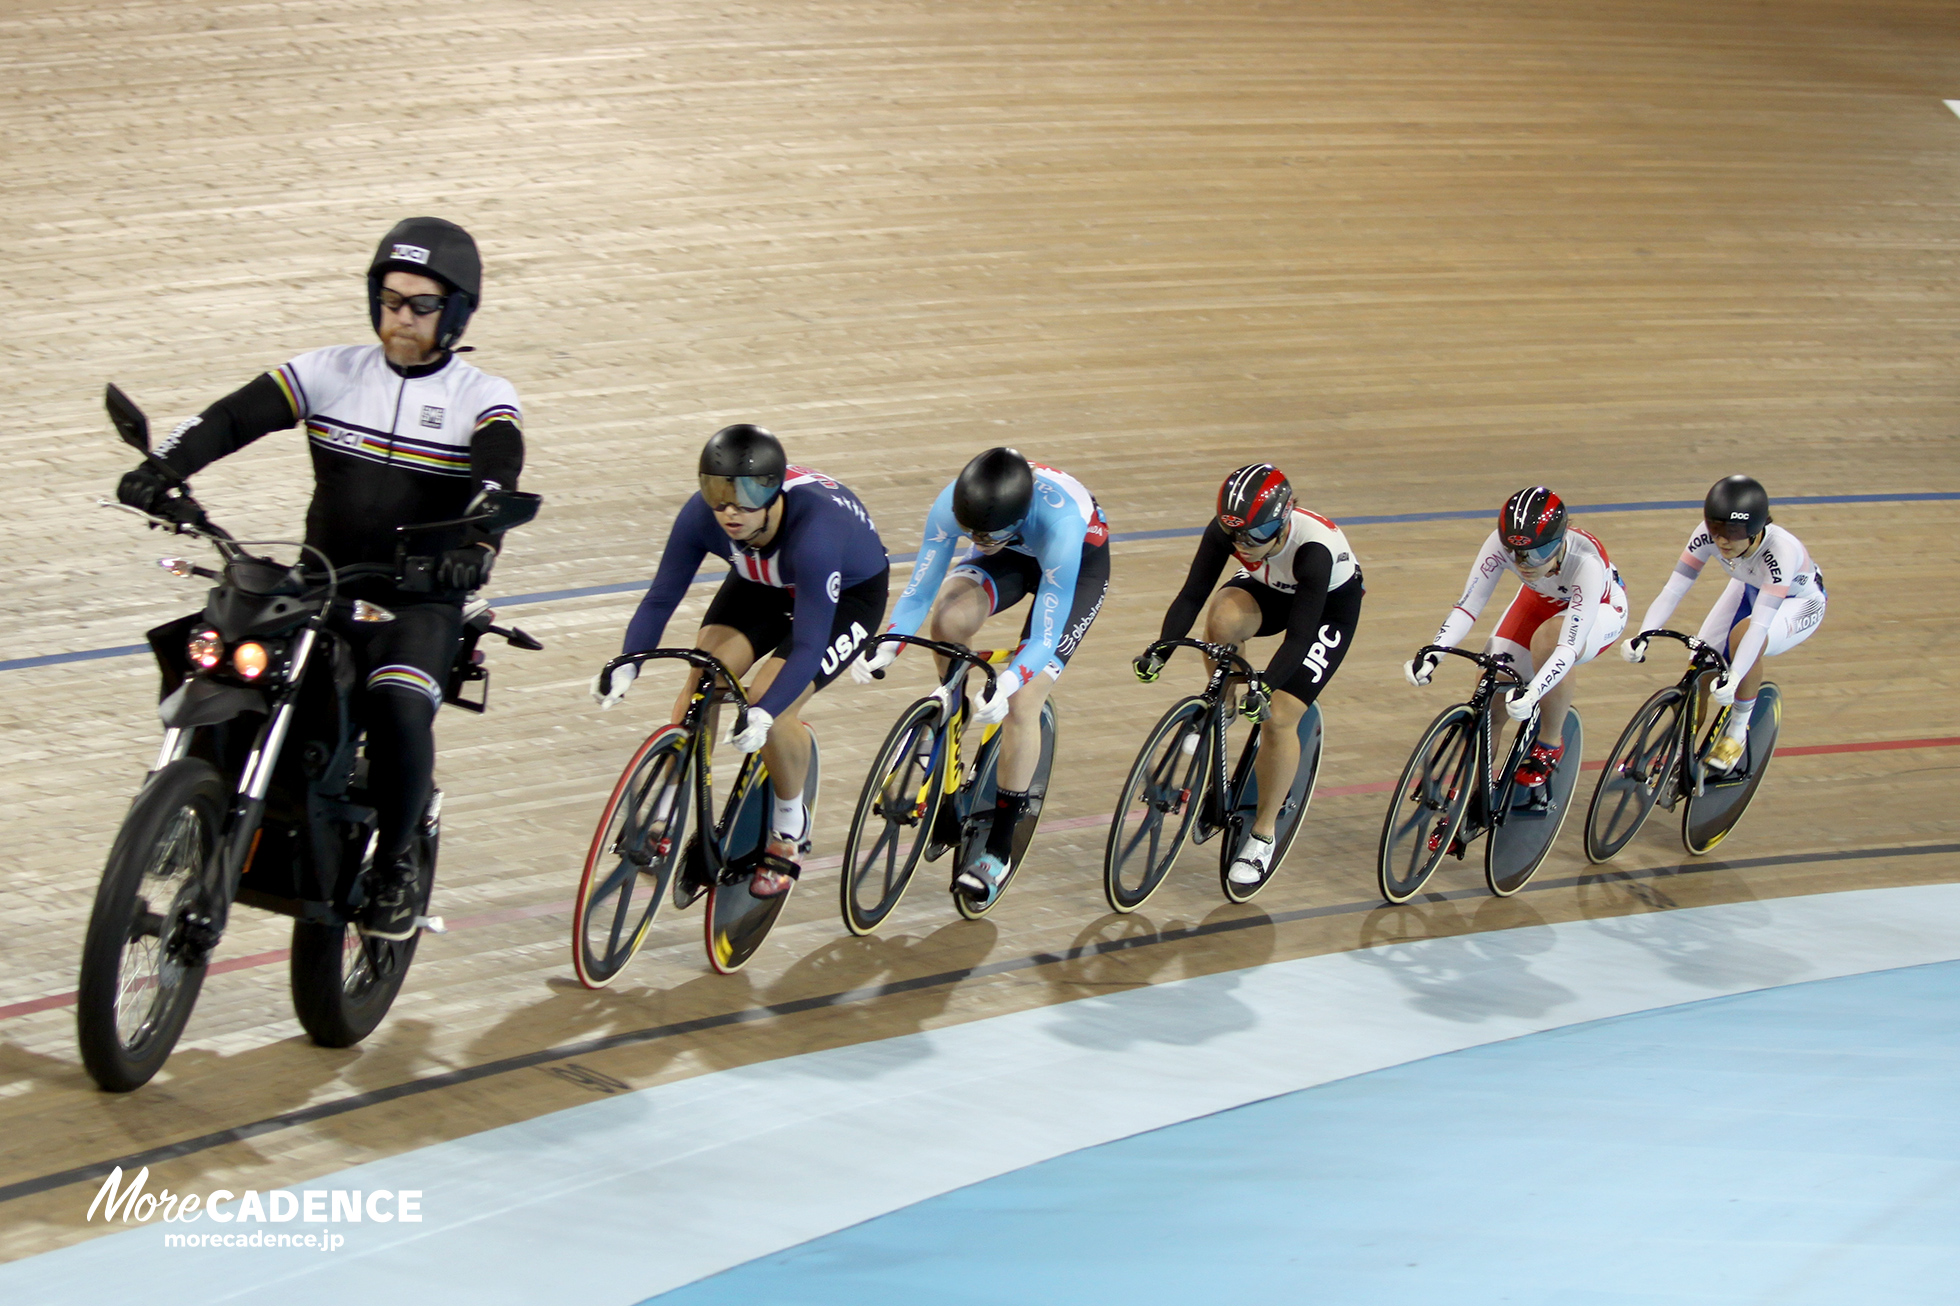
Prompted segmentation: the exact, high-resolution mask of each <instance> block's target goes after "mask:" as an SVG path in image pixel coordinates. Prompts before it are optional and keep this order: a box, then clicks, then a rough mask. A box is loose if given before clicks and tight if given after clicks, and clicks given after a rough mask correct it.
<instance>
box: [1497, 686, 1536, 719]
mask: <svg viewBox="0 0 1960 1306" xmlns="http://www.w3.org/2000/svg"><path fill="white" fill-rule="evenodd" d="M1537 706H1538V691H1537V690H1535V689H1533V688H1532V687H1531V686H1530V685H1520V686H1519V687H1518V688H1516V689H1514V690H1512V691H1511V692H1510V693H1508V694H1506V695H1505V696H1504V714H1505V715H1506V716H1508V717H1510V718H1511V719H1512V720H1513V721H1529V720H1531V714H1532V712H1533V710H1534V709H1536V708H1537Z"/></svg>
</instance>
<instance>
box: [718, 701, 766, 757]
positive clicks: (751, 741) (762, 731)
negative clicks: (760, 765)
mask: <svg viewBox="0 0 1960 1306" xmlns="http://www.w3.org/2000/svg"><path fill="white" fill-rule="evenodd" d="M775 724H776V718H775V717H772V716H770V715H769V714H768V713H767V712H764V711H763V710H762V709H761V708H759V707H752V708H750V709H749V711H748V716H747V717H746V718H745V719H744V720H743V722H742V728H741V729H740V730H738V731H736V732H735V733H734V734H732V735H730V736H729V737H728V746H729V747H730V748H733V749H734V750H735V751H736V752H738V753H742V754H748V753H753V752H755V751H757V750H758V749H760V748H761V747H762V746H763V745H764V744H765V743H767V742H769V727H770V726H773V725H775Z"/></svg>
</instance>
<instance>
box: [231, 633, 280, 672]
mask: <svg viewBox="0 0 1960 1306" xmlns="http://www.w3.org/2000/svg"><path fill="white" fill-rule="evenodd" d="M271 661H272V658H271V656H270V655H269V654H267V652H266V651H265V645H263V644H260V643H257V642H256V641H253V640H247V641H246V642H245V643H243V644H240V645H239V646H238V647H237V648H235V649H233V650H232V654H231V669H232V670H233V671H236V672H237V673H238V678H239V679H240V680H257V679H258V678H259V677H260V676H262V675H264V674H265V669H266V667H267V666H268V665H269V664H270V663H271Z"/></svg>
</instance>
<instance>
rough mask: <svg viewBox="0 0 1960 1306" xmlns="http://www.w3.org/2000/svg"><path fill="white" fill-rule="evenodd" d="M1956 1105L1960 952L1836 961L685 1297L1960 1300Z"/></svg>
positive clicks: (1046, 1169) (1216, 1121) (887, 1224)
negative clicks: (1888, 966)
mask: <svg viewBox="0 0 1960 1306" xmlns="http://www.w3.org/2000/svg"><path fill="white" fill-rule="evenodd" d="M1956 1102H1960V963H1956V962H1947V963H1940V964H1934V965H1926V966H1918V967H1913V968H1910V969H1904V970H1894V971H1881V972H1877V973H1872V974H1864V975H1854V976H1850V977H1847V978H1841V979H1830V980H1819V981H1815V982H1811V983H1804V984H1796V985H1791V986H1788V987H1782V988H1774V989H1767V990H1761V991H1757V992H1751V993H1744V994H1740V995H1737V996H1733V997H1723V998H1714V999H1710V1000H1707V1001H1703V1002H1695V1003H1690V1004H1687V1005H1684V1006H1675V1007H1667V1008H1662V1009H1659V1010H1655V1011H1648V1012H1642V1013H1638V1014H1634V1015H1628V1016H1620V1017H1615V1018H1613V1019H1609V1020H1601V1021H1595V1022H1592V1023H1589V1024H1584V1025H1575V1026H1569V1027H1566V1028H1563V1029H1557V1030H1551V1031H1548V1032H1544V1033H1538V1034H1532V1035H1528V1036H1525V1037H1522V1038H1516V1039H1512V1040H1509V1041H1506V1042H1501V1043H1493V1044H1488V1045H1485V1046H1481V1047H1474V1048H1469V1049H1466V1050H1463V1051H1460V1052H1453V1053H1449V1054H1447V1055H1444V1056H1438V1057H1432V1058H1429V1059H1427V1060H1423V1061H1417V1062H1413V1063H1410V1064H1407V1065H1401V1066H1396V1067H1393V1068H1390V1069H1385V1070H1380V1071H1376V1072H1374V1073H1371V1074H1366V1075H1360V1076H1357V1077H1354V1078H1351V1079H1346V1080H1342V1081H1339V1082H1336V1083H1331V1084H1326V1085H1322V1086H1320V1087H1316V1088H1310V1089H1304V1090H1301V1091H1299V1092H1294V1093H1289V1094H1286V1095H1283V1096H1280V1097H1275V1098H1269V1099H1267V1100H1265V1101H1261V1102H1255V1103H1252V1104H1250V1105H1247V1106H1243V1107H1239V1108H1236V1109H1234V1110H1229V1111H1224V1112H1220V1113H1218V1114H1215V1115H1210V1116H1206V1117H1203V1118H1201V1119H1197V1120H1192V1121H1189V1122H1186V1123H1183V1124H1178V1125H1172V1126H1170V1127H1167V1128H1163V1129H1158V1130H1155V1131H1152V1132H1149V1133H1145V1134H1139V1135H1136V1136H1133V1137H1130V1138H1125V1139H1121V1140H1119V1141H1116V1142H1112V1143H1108V1144H1105V1145H1103V1146H1100V1147H1093V1148H1088V1149H1086V1150H1083V1151H1078V1152H1074V1153H1070V1154H1068V1155H1064V1156H1060V1157H1057V1158H1055V1159H1054V1160H1050V1161H1046V1162H1043V1163H1041V1164H1038V1165H1033V1166H1029V1167H1027V1168H1025V1169H1021V1170H1017V1171H1013V1172H1011V1173H1008V1174H1005V1175H1001V1176H999V1177H997V1178H993V1179H989V1180H986V1181H984V1182H981V1183H977V1184H973V1185H971V1186H970V1187H966V1188H961V1189H958V1190H956V1191H953V1192H949V1193H946V1194H944V1195H942V1196H939V1197H935V1198H932V1199H929V1200H927V1201H923V1202H920V1203H918V1204H916V1205H913V1206H909V1207H906V1208H904V1209H901V1210H897V1211H894V1212H892V1213H890V1214H888V1215H884V1216H880V1217H878V1218H876V1219H872V1220H868V1221H865V1222H864V1223H862V1224H858V1225H855V1226H853V1227H851V1228H848V1229H844V1230H841V1231H839V1232H837V1233H834V1234H831V1235H828V1236H826V1237H822V1238H818V1239H816V1240H814V1241H812V1242H808V1243H805V1244H803V1245H801V1246H798V1247H794V1248H791V1249H789V1250H787V1251H785V1252H782V1253H779V1254H776V1255H773V1256H767V1257H764V1258H761V1259H759V1260H755V1261H751V1262H749V1263H747V1264H745V1265H741V1266H737V1267H736V1268H734V1269H731V1270H728V1271H726V1272H724V1273H722V1274H719V1275H716V1276H714V1277H712V1278H708V1279H705V1280H702V1281H700V1282H698V1283H695V1284H692V1285H689V1286H687V1287H683V1288H680V1289H677V1290H675V1291H673V1292H669V1293H666V1294H664V1295H662V1296H660V1297H659V1298H658V1299H657V1300H658V1301H659V1302H661V1303H663V1306H665V1304H669V1303H671V1304H672V1306H706V1304H708V1303H721V1302H729V1303H734V1302H742V1303H753V1302H770V1303H811V1304H813V1306H815V1304H822V1306H832V1304H836V1306H845V1304H848V1306H875V1304H877V1303H887V1302H889V1303H900V1302H904V1303H914V1302H923V1301H930V1302H934V1303H936V1304H944V1303H981V1302H985V1303H1010V1302H1011V1303H1023V1302H1063V1301H1067V1302H1086V1301H1121V1302H1128V1303H1156V1302H1207V1301H1229V1302H1234V1303H1265V1302H1274V1303H1278V1302H1285V1303H1302V1302H1312V1303H1368V1304H1369V1306H1393V1304H1398V1303H1410V1304H1411V1306H1414V1304H1416V1303H1420V1304H1421V1306H1434V1303H1437V1302H1450V1303H1453V1304H1455V1306H1462V1304H1464V1303H1485V1302H1489V1303H1497V1302H1509V1303H1547V1304H1549V1303H1559V1304H1560V1306H1574V1304H1585V1306H1591V1304H1594V1303H1602V1304H1603V1303H1616V1304H1617V1303H1634V1302H1670V1303H1673V1302H1707V1303H1743V1302H1751V1303H1758V1302H1760V1303H1777V1304H1778V1306H1798V1304H1808V1303H1818V1304H1820V1306H1821V1304H1823V1303H1830V1304H1832V1306H1840V1304H1842V1303H1851V1302H1886V1303H1918V1302H1927V1303H1932V1302H1940V1303H1946V1302H1951V1301H1953V1300H1954V1297H1955V1289H1954V1286H1953V1285H1954V1282H1955V1279H1956V1273H1957V1272H1960V1112H1956V1110H1955V1103H1956ZM957 1122H958V1114H957V1113H956V1112H955V1113H949V1115H948V1117H947V1127H948V1128H949V1129H955V1128H957V1127H958V1126H957ZM767 1210H768V1203H767V1201H766V1199H764V1200H761V1201H758V1203H757V1206H756V1211H755V1214H756V1215H757V1217H758V1218H766V1212H767Z"/></svg>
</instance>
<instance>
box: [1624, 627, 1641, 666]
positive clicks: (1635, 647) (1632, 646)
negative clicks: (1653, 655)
mask: <svg viewBox="0 0 1960 1306" xmlns="http://www.w3.org/2000/svg"><path fill="white" fill-rule="evenodd" d="M1620 656H1621V657H1623V658H1625V659H1626V660H1627V661H1629V662H1633V663H1640V662H1645V661H1646V660H1647V636H1646V635H1645V634H1640V635H1635V636H1634V637H1633V638H1632V639H1630V640H1628V641H1627V642H1626V643H1624V644H1622V645H1620Z"/></svg>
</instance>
